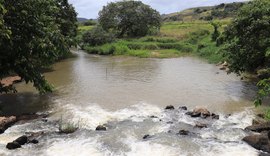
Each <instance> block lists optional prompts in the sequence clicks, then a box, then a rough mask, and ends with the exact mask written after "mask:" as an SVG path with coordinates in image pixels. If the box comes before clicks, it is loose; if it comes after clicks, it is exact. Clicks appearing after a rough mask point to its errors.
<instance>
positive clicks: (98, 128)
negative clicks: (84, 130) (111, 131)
mask: <svg viewBox="0 0 270 156" xmlns="http://www.w3.org/2000/svg"><path fill="white" fill-rule="evenodd" d="M106 130H107V128H106V127H105V126H104V125H99V126H97V128H96V131H106Z"/></svg>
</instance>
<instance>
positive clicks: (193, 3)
mask: <svg viewBox="0 0 270 156" xmlns="http://www.w3.org/2000/svg"><path fill="white" fill-rule="evenodd" d="M113 1H116V0H69V2H70V3H71V4H73V6H74V7H75V9H76V11H77V13H78V17H85V18H97V17H98V12H99V11H100V10H101V9H102V6H104V5H106V4H107V3H108V2H113ZM141 1H142V2H143V3H145V4H148V5H150V6H151V7H152V8H154V9H156V10H158V11H159V12H160V13H161V14H164V13H165V14H167V13H173V12H177V11H181V10H184V9H187V8H192V7H198V6H211V5H216V4H220V3H230V2H241V1H246V0H141Z"/></svg>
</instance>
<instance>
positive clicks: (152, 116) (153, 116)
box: [150, 115, 158, 119]
mask: <svg viewBox="0 0 270 156" xmlns="http://www.w3.org/2000/svg"><path fill="white" fill-rule="evenodd" d="M150 118H152V119H153V118H158V117H157V116H155V115H151V116H150Z"/></svg>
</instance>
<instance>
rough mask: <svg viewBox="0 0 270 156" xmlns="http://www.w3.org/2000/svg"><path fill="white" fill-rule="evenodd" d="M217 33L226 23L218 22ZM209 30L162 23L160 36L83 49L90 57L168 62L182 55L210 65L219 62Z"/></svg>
mask: <svg viewBox="0 0 270 156" xmlns="http://www.w3.org/2000/svg"><path fill="white" fill-rule="evenodd" d="M218 22H219V23H220V24H221V28H220V31H223V28H224V27H225V26H226V25H227V24H228V23H229V22H230V20H218ZM91 29H92V27H91V26H90V27H89V26H88V27H85V26H81V27H79V32H80V33H83V32H85V31H87V30H91ZM212 33H213V26H212V25H211V24H210V23H209V22H206V21H194V22H165V23H163V26H162V27H161V30H160V33H159V34H158V35H155V36H146V37H142V38H135V39H134V38H133V39H130V38H129V39H119V40H117V41H116V42H114V43H110V44H105V45H102V46H94V47H93V46H84V47H83V49H84V50H86V51H87V52H88V53H90V54H100V55H127V56H136V57H142V58H148V57H152V58H172V57H180V56H184V55H193V56H199V57H201V58H204V59H206V60H208V61H209V62H210V63H218V62H220V61H222V59H223V58H222V55H221V54H220V53H219V49H220V47H217V46H216V43H215V42H212V41H211V34H212Z"/></svg>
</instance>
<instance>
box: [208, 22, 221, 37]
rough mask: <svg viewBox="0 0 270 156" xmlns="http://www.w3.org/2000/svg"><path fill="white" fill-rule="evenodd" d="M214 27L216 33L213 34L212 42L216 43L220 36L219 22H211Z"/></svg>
mask: <svg viewBox="0 0 270 156" xmlns="http://www.w3.org/2000/svg"><path fill="white" fill-rule="evenodd" d="M210 24H211V25H212V26H213V27H214V32H213V33H212V41H216V40H217V39H218V37H219V36H220V32H219V30H218V29H219V27H220V23H218V22H211V23H210Z"/></svg>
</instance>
